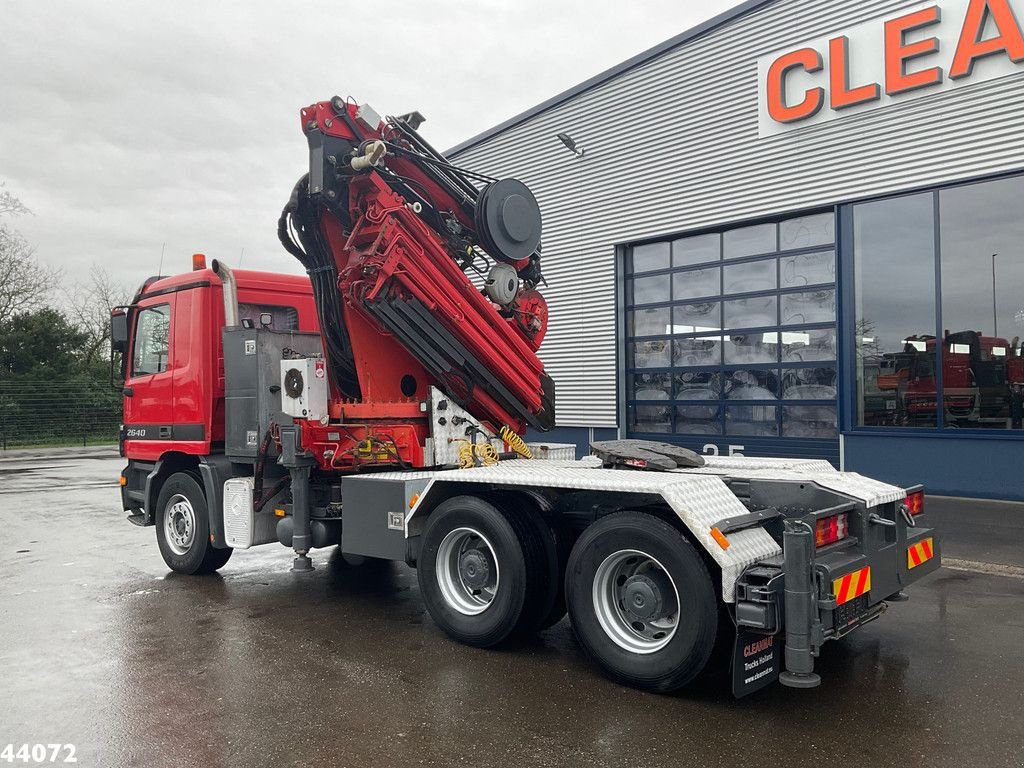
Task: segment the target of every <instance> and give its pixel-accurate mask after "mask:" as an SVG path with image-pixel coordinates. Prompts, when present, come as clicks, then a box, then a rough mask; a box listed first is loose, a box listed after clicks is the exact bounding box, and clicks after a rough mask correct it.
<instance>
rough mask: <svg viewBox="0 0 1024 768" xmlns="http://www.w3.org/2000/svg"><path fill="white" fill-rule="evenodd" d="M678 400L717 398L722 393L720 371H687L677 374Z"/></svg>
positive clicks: (676, 393)
mask: <svg viewBox="0 0 1024 768" xmlns="http://www.w3.org/2000/svg"><path fill="white" fill-rule="evenodd" d="M675 385H676V391H675V399H676V400H717V399H718V398H719V397H721V395H722V374H720V373H719V372H718V371H686V372H685V373H677V374H676V375H675Z"/></svg>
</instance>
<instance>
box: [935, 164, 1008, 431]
mask: <svg viewBox="0 0 1024 768" xmlns="http://www.w3.org/2000/svg"><path fill="white" fill-rule="evenodd" d="M1022 199H1024V178H1021V177H1016V178H1012V179H1002V180H1000V181H991V182H987V183H984V184H971V185H968V186H964V187H956V188H953V189H946V190H942V191H941V192H940V193H939V210H940V219H939V221H940V222H941V232H940V236H941V244H942V326H943V328H945V329H947V330H948V331H949V335H948V336H946V337H945V339H944V342H945V343H944V344H943V362H942V379H943V390H944V391H943V403H944V408H945V422H946V425H947V426H956V427H961V428H964V427H966V428H973V429H979V428H984V429H1021V423H1022V416H1024V400H1022V386H1024V358H1022V357H1021V356H1020V337H1021V336H1024V302H1022V300H1021V294H1022V293H1024V252H1022V251H1021V244H1022V243H1024V218H1022V217H1021V214H1020V201H1021V200H1022Z"/></svg>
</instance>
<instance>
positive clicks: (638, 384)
mask: <svg viewBox="0 0 1024 768" xmlns="http://www.w3.org/2000/svg"><path fill="white" fill-rule="evenodd" d="M629 399H630V400H671V399H672V374H671V373H634V374H633V375H631V376H630V377H629Z"/></svg>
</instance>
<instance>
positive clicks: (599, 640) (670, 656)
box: [565, 512, 718, 693]
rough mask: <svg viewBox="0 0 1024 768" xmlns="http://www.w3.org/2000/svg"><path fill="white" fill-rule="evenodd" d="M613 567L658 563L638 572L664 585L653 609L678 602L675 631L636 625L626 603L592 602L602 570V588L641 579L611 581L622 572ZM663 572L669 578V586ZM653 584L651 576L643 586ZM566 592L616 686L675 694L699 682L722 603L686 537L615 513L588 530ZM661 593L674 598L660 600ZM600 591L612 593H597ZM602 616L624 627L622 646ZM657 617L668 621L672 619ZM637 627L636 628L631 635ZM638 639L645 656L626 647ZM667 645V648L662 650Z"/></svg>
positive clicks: (576, 622) (648, 519)
mask: <svg viewBox="0 0 1024 768" xmlns="http://www.w3.org/2000/svg"><path fill="white" fill-rule="evenodd" d="M630 550H635V551H637V552H640V553H643V555H644V556H646V558H645V557H643V556H641V557H636V556H631V555H630V554H628V553H629V551H630ZM617 558H618V561H617V560H616V559H617ZM615 562H621V563H622V565H621V566H620V567H621V568H623V569H627V570H628V568H630V567H633V568H637V567H640V568H643V567H645V566H642V565H639V566H638V565H636V563H641V564H642V563H648V564H649V566H650V564H653V566H660V568H661V570H658V569H656V568H654V569H653V570H649V571H646V572H641V573H640V575H641V576H644V575H648V576H653V577H656V578H654V581H656V582H658V583H659V584H660V585H661V586H660V587H659V588H656V589H655V594H656V595H658V600H657V601H654V600H651V599H649V598H648V599H649V601H650V602H651V603H652V604H655V602H657V604H659V605H661V604H666V605H668V604H670V603H671V601H674V600H676V599H678V607H677V610H676V613H675V621H674V627H675V628H674V630H668V631H663V630H660V629H658V628H657V627H656V626H655V625H654V624H645V623H644V622H642V621H635V619H634V620H633V621H632V623H631V619H633V617H632V615H631V614H630V613H629V612H628V611H626V610H625V601H622V600H612V599H609V600H608V602H607V603H606V604H605V609H604V610H603V611H602V610H601V608H599V607H598V606H597V605H596V604H595V579H597V578H598V577H599V571H602V574H601V576H600V578H601V579H602V580H603V583H605V584H606V585H611V584H616V585H618V588H619V589H627V588H628V585H629V584H630V582H632V581H634V579H635V578H638V577H637V576H636V574H635V573H634V575H632V576H630V577H629V578H628V579H626V578H623V576H622V575H619V576H618V577H615V578H613V577H614V576H615V574H616V573H620V574H621V571H616V570H615V569H614V568H611V567H610V566H607V564H608V563H615ZM630 563H634V565H630ZM603 564H604V566H603ZM653 566H651V567H653ZM602 569H603V570H602ZM609 574H611V575H609ZM662 574H665V575H667V576H668V578H669V579H670V581H669V582H666V581H664V576H663V575H662ZM651 581H652V579H647V580H646V583H650V582H651ZM609 588H610V587H609ZM642 588H647V587H642ZM673 588H674V590H673ZM670 590H672V591H674V593H675V594H674V595H673V594H672V591H670ZM565 591H566V598H567V601H568V603H569V616H570V618H571V619H572V624H573V629H574V631H575V632H576V636H577V637H578V638H579V641H580V643H581V644H582V645H583V647H584V648H585V649H586V651H587V653H588V654H590V656H591V657H592V658H593V659H594V660H595V661H596V662H597V663H598V664H599V665H600V666H601V667H602V668H603V669H604V670H605V671H606V672H607V674H608V675H609V676H610V677H611V678H612V679H614V680H616V681H617V682H620V683H623V684H625V685H630V686H633V687H635V688H640V689H642V690H645V691H653V692H656V693H670V692H672V691H675V690H678V689H680V688H682V687H683V686H685V685H686V684H687V683H689V682H691V681H692V680H693V679H694V678H695V677H697V676H698V675H699V674H700V673H701V671H702V670H703V669H704V667H705V665H706V664H707V663H708V660H709V659H710V657H711V653H712V650H713V649H714V647H715V639H716V636H717V634H718V609H717V606H718V601H717V598H716V596H715V590H714V586H713V584H712V580H711V577H710V576H709V574H708V570H707V568H706V567H705V565H704V561H703V560H702V559H701V557H700V555H699V554H698V553H697V551H696V550H695V549H694V548H693V546H692V545H691V544H690V542H689V541H688V540H687V539H686V537H685V536H684V535H683V534H682V533H681V532H680V531H679V530H678V529H677V528H674V527H673V526H671V525H669V524H668V523H667V522H665V521H663V520H660V519H658V518H656V517H654V516H652V515H647V514H642V513H639V512H617V513H615V514H612V515H609V516H607V517H605V518H602V519H601V520H599V521H598V522H596V523H594V524H593V525H591V526H590V527H589V528H587V529H586V530H585V531H584V532H583V533H582V534H581V535H580V537H579V539H578V540H577V541H576V545H575V546H574V547H573V550H572V553H571V554H570V556H569V563H568V566H567V570H566V575H565ZM663 591H664V592H665V593H666V594H667V595H669V597H665V598H662V597H661V595H662V592H663ZM598 594H602V595H603V594H607V593H606V592H605V591H602V590H598ZM613 594H614V592H613ZM676 595H677V598H676ZM665 600H668V601H670V603H665ZM619 609H622V610H619ZM666 610H670V609H666ZM599 611H601V613H602V615H603V616H604V617H605V618H604V621H605V623H606V624H610V625H611V626H613V627H621V630H620V631H621V632H622V634H621V635H620V637H624V638H626V639H625V640H624V641H619V642H617V641H616V640H614V639H613V638H612V635H611V634H610V633H609V631H606V630H605V628H604V626H602V620H601V619H599V617H598V613H599ZM609 617H613V618H609ZM614 617H617V618H614ZM659 620H660V621H662V622H663V623H664V622H666V621H669V622H670V621H671V619H670V618H666V619H659ZM663 625H664V624H663ZM630 626H632V627H635V628H637V629H642V630H644V631H645V632H647V633H648V635H650V637H640V639H639V640H637V639H636V638H635V637H633V636H631V635H630ZM637 629H634V630H633V632H634V635H636V634H637ZM658 632H660V633H661V637H660V638H659V637H658V634H657V633H658ZM673 632H674V634H673ZM666 638H667V639H666ZM638 642H643V643H648V644H649V645H648V647H647V650H646V652H641V651H638V650H636V649H635V647H627V646H634V645H635V644H636V643H638ZM662 643H663V644H664V645H662V646H660V647H658V646H659V644H662ZM651 648H655V649H654V650H651Z"/></svg>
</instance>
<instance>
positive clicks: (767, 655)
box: [732, 627, 784, 699]
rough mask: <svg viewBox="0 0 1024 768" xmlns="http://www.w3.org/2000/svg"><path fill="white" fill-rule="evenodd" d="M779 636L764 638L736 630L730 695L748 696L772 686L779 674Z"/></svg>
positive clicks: (780, 651)
mask: <svg viewBox="0 0 1024 768" xmlns="http://www.w3.org/2000/svg"><path fill="white" fill-rule="evenodd" d="M783 644H784V643H783V638H782V635H765V634H761V633H759V632H752V631H750V630H749V629H745V628H743V627H737V628H736V645H735V646H734V648H733V654H732V693H733V695H734V696H735V697H736V698H738V699H739V698H743V697H744V696H749V695H750V694H751V693H754V692H755V691H759V690H761V689H762V688H766V687H767V686H769V685H771V684H773V683H775V682H777V681H778V679H779V673H780V672H781V671H782V646H783Z"/></svg>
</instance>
